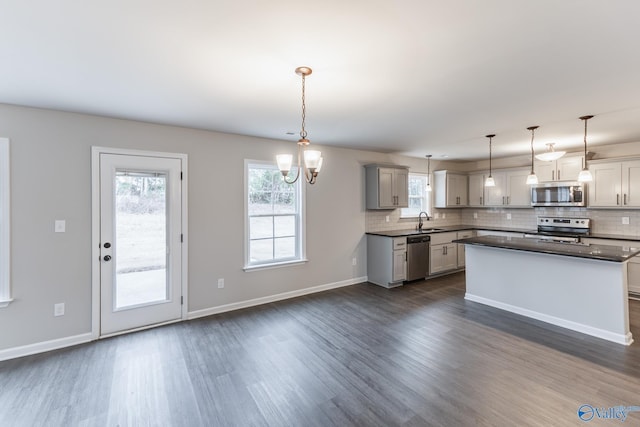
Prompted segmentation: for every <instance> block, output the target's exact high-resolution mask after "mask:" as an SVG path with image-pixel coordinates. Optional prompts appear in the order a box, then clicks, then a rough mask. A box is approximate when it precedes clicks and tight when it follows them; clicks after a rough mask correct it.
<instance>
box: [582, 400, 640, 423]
mask: <svg viewBox="0 0 640 427" xmlns="http://www.w3.org/2000/svg"><path fill="white" fill-rule="evenodd" d="M629 412H640V406H624V405H620V406H612V407H610V408H596V407H593V406H591V405H586V404H585V405H582V406H580V407H579V408H578V418H580V419H581V420H582V421H584V422H589V421H591V420H592V419H594V418H599V419H602V420H619V421H622V422H624V421H626V419H627V416H628V415H629Z"/></svg>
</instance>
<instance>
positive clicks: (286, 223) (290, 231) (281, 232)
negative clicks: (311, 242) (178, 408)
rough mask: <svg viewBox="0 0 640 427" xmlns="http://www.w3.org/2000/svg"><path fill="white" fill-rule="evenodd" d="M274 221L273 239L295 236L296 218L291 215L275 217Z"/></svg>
mask: <svg viewBox="0 0 640 427" xmlns="http://www.w3.org/2000/svg"><path fill="white" fill-rule="evenodd" d="M274 221H275V237H289V236H295V235H296V217H295V216H293V215H287V216H277V217H275V218H274Z"/></svg>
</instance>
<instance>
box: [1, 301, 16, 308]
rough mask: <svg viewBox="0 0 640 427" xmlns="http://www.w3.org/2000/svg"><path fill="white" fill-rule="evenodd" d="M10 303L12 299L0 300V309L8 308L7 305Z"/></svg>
mask: <svg viewBox="0 0 640 427" xmlns="http://www.w3.org/2000/svg"><path fill="white" fill-rule="evenodd" d="M11 301H13V299H5V300H0V308H5V307H9V304H11Z"/></svg>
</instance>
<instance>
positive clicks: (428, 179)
mask: <svg viewBox="0 0 640 427" xmlns="http://www.w3.org/2000/svg"><path fill="white" fill-rule="evenodd" d="M426 157H427V188H426V190H427V192H429V191H431V154H427V156H426Z"/></svg>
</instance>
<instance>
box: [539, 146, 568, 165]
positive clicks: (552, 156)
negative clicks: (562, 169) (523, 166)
mask: <svg viewBox="0 0 640 427" xmlns="http://www.w3.org/2000/svg"><path fill="white" fill-rule="evenodd" d="M554 145H556V144H554V143H549V144H547V151H545V152H544V153H540V154H536V159H538V160H542V161H543V162H552V161H554V160H558V159H559V158H560V157H562V156H564V155H565V154H566V153H567V152H566V151H556V150H554V149H553V146H554Z"/></svg>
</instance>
